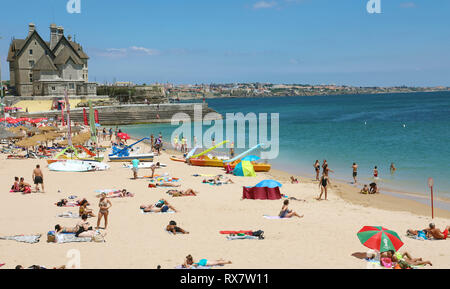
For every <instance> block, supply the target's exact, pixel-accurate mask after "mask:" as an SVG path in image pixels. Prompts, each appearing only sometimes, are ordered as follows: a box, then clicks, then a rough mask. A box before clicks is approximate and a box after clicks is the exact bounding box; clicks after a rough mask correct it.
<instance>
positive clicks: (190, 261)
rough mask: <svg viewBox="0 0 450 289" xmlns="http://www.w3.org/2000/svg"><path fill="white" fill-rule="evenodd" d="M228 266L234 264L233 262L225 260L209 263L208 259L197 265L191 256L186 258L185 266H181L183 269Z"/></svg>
mask: <svg viewBox="0 0 450 289" xmlns="http://www.w3.org/2000/svg"><path fill="white" fill-rule="evenodd" d="M226 264H232V263H231V261H225V260H223V259H219V260H214V261H208V260H207V259H201V260H200V261H198V262H197V263H195V262H194V258H193V257H192V256H191V255H188V256H186V260H185V261H184V263H183V265H181V266H182V267H183V268H191V267H198V266H202V267H205V266H223V265H226Z"/></svg>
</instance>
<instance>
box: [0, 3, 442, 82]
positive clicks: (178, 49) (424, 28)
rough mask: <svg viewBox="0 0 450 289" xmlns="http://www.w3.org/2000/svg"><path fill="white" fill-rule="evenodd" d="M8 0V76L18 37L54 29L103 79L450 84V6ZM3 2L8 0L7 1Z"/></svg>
mask: <svg viewBox="0 0 450 289" xmlns="http://www.w3.org/2000/svg"><path fill="white" fill-rule="evenodd" d="M79 1H80V3H81V13H79V14H78V13H73V14H70V13H68V12H67V10H66V4H67V2H68V0H39V1H29V0H17V1H4V3H1V5H0V7H1V8H0V9H1V10H4V11H20V13H19V14H17V13H1V16H0V37H2V39H0V57H1V65H2V72H3V75H2V79H9V72H8V70H9V69H8V67H9V66H8V63H7V62H6V57H7V52H8V48H9V44H10V42H11V39H12V38H13V37H14V38H20V39H23V38H25V37H26V35H27V33H28V23H30V22H33V23H34V24H35V25H36V29H37V30H38V32H39V34H40V35H41V36H42V38H44V40H48V39H49V38H50V36H49V34H50V33H49V26H50V24H51V23H56V24H57V25H61V26H63V27H64V29H65V34H66V36H67V35H68V34H70V35H72V36H74V37H75V39H76V41H77V42H79V43H81V45H82V46H83V48H84V50H85V52H87V54H88V55H89V57H90V60H89V80H90V81H95V82H99V83H105V82H113V81H115V80H116V81H132V82H135V83H147V84H149V83H155V82H158V83H166V82H170V83H175V84H181V83H183V84H188V83H190V84H195V83H212V82H214V83H232V82H271V83H301V84H340V85H355V86H395V85H408V86H438V85H443V86H450V17H448V15H449V13H450V1H448V0H409V1H408V0H380V3H381V13H380V14H377V13H375V14H370V13H368V11H367V9H366V5H367V2H368V0H189V1H187V0H127V1H118V0H109V1H106V0H79ZM2 2H3V1H2Z"/></svg>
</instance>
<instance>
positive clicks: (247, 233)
mask: <svg viewBox="0 0 450 289" xmlns="http://www.w3.org/2000/svg"><path fill="white" fill-rule="evenodd" d="M219 233H220V234H222V235H230V234H236V235H237V234H245V235H251V234H252V233H253V231H249V230H248V231H242V230H241V231H220V232H219Z"/></svg>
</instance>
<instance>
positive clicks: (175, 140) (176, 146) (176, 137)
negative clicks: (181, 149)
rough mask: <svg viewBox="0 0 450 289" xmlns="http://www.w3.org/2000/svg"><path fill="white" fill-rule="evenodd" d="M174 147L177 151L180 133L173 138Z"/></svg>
mask: <svg viewBox="0 0 450 289" xmlns="http://www.w3.org/2000/svg"><path fill="white" fill-rule="evenodd" d="M173 147H174V148H175V150H176V151H177V150H178V135H176V136H175V137H174V138H173Z"/></svg>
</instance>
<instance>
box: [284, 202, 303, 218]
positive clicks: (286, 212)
mask: <svg viewBox="0 0 450 289" xmlns="http://www.w3.org/2000/svg"><path fill="white" fill-rule="evenodd" d="M288 206H289V200H284V202H283V207H281V211H280V214H279V216H280V218H282V219H284V218H292V217H294V216H295V217H299V218H303V215H301V216H300V215H299V214H297V213H296V212H293V211H292V210H289V208H288Z"/></svg>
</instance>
